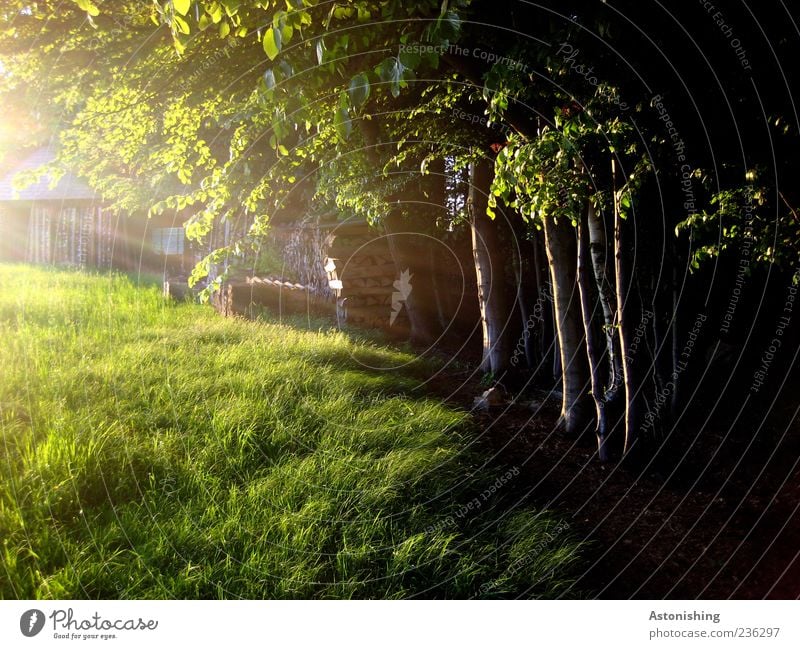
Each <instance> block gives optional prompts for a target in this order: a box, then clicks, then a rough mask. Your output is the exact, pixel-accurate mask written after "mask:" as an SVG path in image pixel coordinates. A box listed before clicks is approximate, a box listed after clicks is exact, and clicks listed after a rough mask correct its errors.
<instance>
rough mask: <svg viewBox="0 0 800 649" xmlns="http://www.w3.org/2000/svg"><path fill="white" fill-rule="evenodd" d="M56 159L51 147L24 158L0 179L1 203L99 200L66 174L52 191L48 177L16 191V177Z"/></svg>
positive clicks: (83, 185)
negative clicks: (14, 183)
mask: <svg viewBox="0 0 800 649" xmlns="http://www.w3.org/2000/svg"><path fill="white" fill-rule="evenodd" d="M54 159H55V153H54V152H53V150H52V149H50V148H49V147H42V148H40V149H36V150H35V151H33V152H31V153H30V154H28V156H26V157H23V159H22V161H21V162H19V163H18V164H17V165H16V166H15V167H14V168H12V169H11V171H9V172H8V173H6V174H5V175H4V176H3V177H2V178H0V201H66V200H93V199H95V198H98V196H97V194H96V193H95V192H94V191H93V190H92V189H91V187H89V186H88V185H87V184H86V183H84V182H83V181H82V180H80V179H79V178H77V177H76V176H74V175H72V174H70V173H67V174H64V176H62V178H61V180H59V181H58V184H57V185H56V186H55V187H53V188H52V189H51V188H50V179H49V178H48V177H47V176H44V177H42V179H41V180H40V181H39V182H37V183H34V184H33V185H28V186H27V187H26V188H25V189H23V190H21V191H16V190H15V189H14V185H13V180H14V176H16V175H17V174H18V173H20V172H22V171H31V170H33V169H37V168H38V167H41V166H42V165H44V164H47V163H48V162H52V161H53V160H54Z"/></svg>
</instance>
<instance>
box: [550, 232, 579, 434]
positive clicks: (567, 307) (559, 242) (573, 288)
mask: <svg viewBox="0 0 800 649" xmlns="http://www.w3.org/2000/svg"><path fill="white" fill-rule="evenodd" d="M544 240H545V247H546V249H547V259H548V261H549V264H550V276H551V278H552V283H553V306H554V311H555V316H556V331H557V334H558V343H559V350H560V357H561V368H562V369H561V384H562V391H563V394H562V401H561V419H562V421H563V423H564V426H565V428H566V430H567V432H568V433H580V432H583V431H584V429H585V427H586V424H587V423H588V419H589V417H588V408H587V407H586V405H587V404H586V389H587V387H588V385H589V376H588V374H589V372H588V367H587V363H586V354H585V348H584V343H585V341H584V335H583V319H582V316H581V305H580V295H579V291H578V283H577V277H576V275H577V266H578V255H577V245H576V236H575V230H574V229H573V228H572V225H571V224H570V223H569V222H568V221H567V219H566V218H564V217H561V218H560V219H559V220H558V222H556V221H555V219H553V218H552V217H548V218H545V219H544Z"/></svg>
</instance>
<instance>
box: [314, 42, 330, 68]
mask: <svg viewBox="0 0 800 649" xmlns="http://www.w3.org/2000/svg"><path fill="white" fill-rule="evenodd" d="M316 50H317V63H318V64H319V65H322V62H323V61H324V60H325V52H327V48H326V47H325V41H324V40H322V39H321V38H318V39H317V45H316Z"/></svg>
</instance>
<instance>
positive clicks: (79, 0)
mask: <svg viewBox="0 0 800 649" xmlns="http://www.w3.org/2000/svg"><path fill="white" fill-rule="evenodd" d="M75 2H76V4H77V5H78V7H80V8H81V9H82V10H83V11H85V12H86V13H87V14H89V15H90V16H98V15H100V10H99V9H98V8H97V7H96V6H95V4H94V2H92V1H91V0H75Z"/></svg>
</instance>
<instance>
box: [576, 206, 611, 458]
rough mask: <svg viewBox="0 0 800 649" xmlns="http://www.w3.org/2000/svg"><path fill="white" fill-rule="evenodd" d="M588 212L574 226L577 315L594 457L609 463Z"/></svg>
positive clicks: (600, 347) (597, 295)
mask: <svg viewBox="0 0 800 649" xmlns="http://www.w3.org/2000/svg"><path fill="white" fill-rule="evenodd" d="M589 211H593V210H592V207H591V204H590V205H589V207H588V209H587V214H584V215H582V217H581V221H580V223H579V225H578V288H579V289H580V295H581V315H582V316H583V329H584V332H585V334H586V358H587V360H588V362H589V376H590V379H591V386H592V400H593V401H594V407H595V416H596V417H597V425H596V428H595V431H596V433H597V453H598V456H599V458H600V461H601V462H607V461H608V460H609V453H608V446H607V444H606V441H607V435H608V424H607V422H608V419H607V417H606V409H605V407H606V403H605V398H604V396H605V395H604V384H603V378H602V374H603V349H602V343H601V342H600V336H598V335H597V332H596V331H595V326H594V308H595V305H596V304H598V302H599V301H600V300H599V293H598V291H596V290H594V289H595V286H596V284H595V277H594V272H593V270H592V269H593V267H594V266H593V263H592V254H591V251H590V246H591V244H590V241H589V232H588V229H589V228H588V224H587V221H588V219H589V214H588V212H589Z"/></svg>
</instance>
